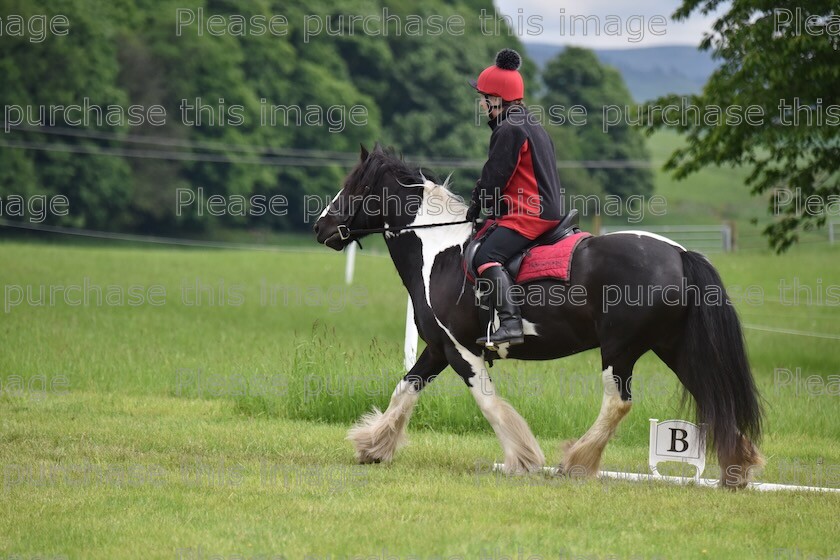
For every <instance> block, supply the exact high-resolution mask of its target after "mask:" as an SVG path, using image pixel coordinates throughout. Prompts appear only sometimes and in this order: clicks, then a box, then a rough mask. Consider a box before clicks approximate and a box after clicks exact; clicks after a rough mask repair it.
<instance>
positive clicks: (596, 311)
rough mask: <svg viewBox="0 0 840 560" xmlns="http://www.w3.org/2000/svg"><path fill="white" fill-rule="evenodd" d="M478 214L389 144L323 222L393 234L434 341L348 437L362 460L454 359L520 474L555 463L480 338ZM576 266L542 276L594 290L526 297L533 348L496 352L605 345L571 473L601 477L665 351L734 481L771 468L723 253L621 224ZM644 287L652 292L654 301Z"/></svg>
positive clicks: (580, 251)
mask: <svg viewBox="0 0 840 560" xmlns="http://www.w3.org/2000/svg"><path fill="white" fill-rule="evenodd" d="M466 210H467V207H466V205H464V204H463V200H462V199H461V198H460V197H459V196H457V195H455V194H453V193H452V192H450V191H449V190H448V189H447V185H446V182H444V184H443V185H438V184H435V183H434V182H432V181H431V180H428V179H426V178H425V177H424V176H423V174H422V172H421V171H419V170H417V169H412V168H410V167H409V166H407V165H406V164H405V163H404V162H403V161H402V160H401V159H399V158H397V157H395V156H394V155H393V154H392V153H391V152H390V151H389V150H383V149H382V148H381V147H379V146H377V147H375V148H374V150H373V151H372V152H370V153H369V152H368V151H367V150H365V149H364V148H362V151H361V159H360V161H359V163H358V164H357V165H356V166H355V168H354V169H353V170H352V171H351V173H350V174H349V175H348V177H347V179H346V181H345V183H344V186H343V188H342V189H341V190H340V191H339V192H338V194H336V196H335V198H333V200H332V202H331V203H330V205H329V206H328V207H327V208H326V209H325V210H324V212H323V213H322V215H321V217H320V218H319V219H318V221H317V223H316V224H315V228H314V229H315V232H316V234H317V238H318V242H319V243H323V244H325V245H327V246H328V247H331V248H332V249H335V250H342V249H343V248H344V247H346V246H347V245H348V244H350V243H352V242H353V241H354V240H355V239H358V238H359V237H363V236H364V235H366V234H369V233H373V232H384V235H385V240H386V243H387V246H388V250H389V252H390V255H391V258H392V259H393V262H394V265H395V266H396V268H397V271H398V273H399V275H400V278H401V279H402V282H403V284H404V285H405V287H406V289H407V290H408V293H409V295H410V297H411V301H412V305H413V306H414V317H415V321H416V323H417V328H418V331H419V333H420V336H421V337H422V338H423V340H424V341H425V342H426V348H425V350H423V352H422V353H421V355H420V357H419V358H418V359H417V362H416V363H415V365H414V367H412V368H411V370H410V371H409V372H408V373H407V374H406V375H405V377H404V378H403V379H402V380H401V381H400V382H399V383H398V384H397V387H396V389H395V390H394V393H393V395H392V396H391V400H390V404H389V405H388V408H387V409H386V410H385V411H384V412H380V411H379V410H377V409H374V410H373V411H372V412H371V413H368V414H366V415H365V416H363V417H362V418H361V419H360V420H359V422H358V423H357V424H356V425H355V426H354V427H353V428H352V429H351V430H350V432H349V434H348V439H350V440H351V441H352V442H353V444H354V445H355V448H356V457H357V459H358V461H360V462H362V463H371V462H380V461H390V460H391V459H392V458H393V456H394V453H395V451H396V450H397V448H398V447H399V446H400V445H401V444H402V443H403V442H404V441H405V431H406V426H407V424H408V420H409V418H410V416H411V413H412V410H413V408H414V406H415V403H416V402H417V399H418V397H419V394H420V392H421V390H422V389H423V387H425V386H426V384H428V383H429V382H431V381H432V380H433V379H434V378H435V377H436V376H437V375H438V374H440V373H441V372H442V371H443V370H444V368H446V366H452V368H453V369H454V370H455V371H456V372H457V373H458V374H459V375H460V376H461V377H462V378H463V380H464V382H465V383H466V385H467V387H469V390H470V391H471V392H472V394H473V396H474V397H475V400H476V402H477V404H478V406H479V408H480V409H481V412H482V413H483V414H484V416H485V417H486V418H487V420H488V422H489V423H490V424H491V425H492V427H493V429H494V430H495V432H496V435H497V436H498V438H499V440H500V442H501V446H502V448H503V451H504V461H505V463H504V464H505V471H506V472H509V473H520V472H528V471H534V470H537V469H540V468H541V467H542V466H543V465H544V463H545V456H544V455H543V452H542V450H541V449H540V446H539V444H538V443H537V440H536V439H535V437H534V436H533V434H532V433H531V430H530V428H529V427H528V424H527V423H526V422H525V420H524V419H523V418H522V417H521V416H520V415H519V413H517V412H516V410H514V408H513V407H512V406H511V405H510V404H509V403H508V402H506V401H505V400H503V399H502V398H500V397H499V396H498V395H496V392H495V390H494V387H493V383H492V381H491V379H490V377H489V375H488V370H487V368H486V366H485V360H484V357H485V356H484V348H482V347H481V346H479V345H478V344H477V343H476V339H477V338H478V337H479V336H481V335H482V334H483V330H484V328H483V326H482V325H481V324H480V322H479V319H478V312H479V309H478V306H477V303H476V301H475V297H474V295H473V293H472V286H471V285H470V284H469V283H467V282H465V274H464V269H463V265H462V256H463V252H464V249H465V246H466V245H467V243H468V242H469V240H470V237H471V235H472V226H471V225H470V224H469V223H464V218H465V215H466ZM436 224H445V225H436ZM423 226H432V227H423ZM573 262H574V266H573V268H572V271H571V277H570V279H569V282H568V283H566V285H565V286H559V285H558V284H560V282H559V281H538V282H536V283H535V285H536V287H537V288H542V293H544V294H547V293H551V292H550V290H551V289H553V290H554V293H557V290H563V289H567V290H568V293H570V294H571V287H578V292H577V293H578V294H579V295H580V294H585V297H583V298H572V297H568V298H556V299H557V300H560V299H563V300H564V301H563V302H562V303H558V301H554V302H553V304H551V305H548V304H547V302H546V301H533V299H534V298H528V301H525V303H524V305H523V306H522V315H523V319H524V326H525V334H526V337H525V343H524V344H521V345H518V346H512V347H509V348H505V347H504V346H502V347H500V348H499V349H498V350H497V354H498V355H497V356H493V357H494V358H496V357H498V358H513V359H521V360H551V359H555V358H561V357H564V356H569V355H571V354H575V353H578V352H582V351H584V350H588V349H591V348H598V347H600V349H601V361H602V380H603V386H604V393H603V400H602V404H601V410H600V412H599V414H598V417H597V419H596V420H595V422H594V423H593V424H592V426H591V427H590V428H589V430H588V431H587V432H586V433H585V434H584V435H583V436H582V437H581V438H580V439H577V440H574V441H571V442H568V443H567V444H566V446H565V451H564V456H563V460H562V464H561V465H560V468H561V471H564V472H567V473H569V472H574V473H582V472H585V473H587V474H589V475H594V474H597V471H598V468H599V465H600V460H601V455H602V453H603V451H604V448H605V446H606V444H607V442H608V441H609V439H610V438H611V437H612V435H613V434H614V432H615V430H616V428H617V427H618V425H619V423H620V422H621V420H622V419H623V418H624V416H625V415H626V414H627V413H628V412H629V411H630V407H631V386H630V381H631V377H632V375H633V366H634V364H635V363H636V361H637V360H638V359H639V358H640V357H641V356H642V355H643V354H644V353H646V352H647V351H649V350H652V351H653V352H655V353H656V355H657V356H659V358H660V359H662V361H663V362H665V364H667V365H668V367H669V368H671V369H672V370H673V371H674V373H676V375H677V377H678V378H679V380H680V382H681V383H682V384H683V386H684V388H685V390H686V391H687V392H688V393H689V394H690V395H691V397H692V398H693V400H694V402H695V406H696V411H697V417H698V418H697V419H698V420H699V421H700V422H702V423H704V424H705V425H706V426H707V427H708V429H709V432H710V435H711V437H712V438H713V441H714V446H715V449H716V451H717V456H718V461H719V464H720V467H721V472H722V476H721V483H722V485H724V486H727V487H730V488H735V487H741V486H744V485H745V484H746V483H747V482H748V477H749V475H750V474H751V471H752V470H753V469H754V468H755V467H758V466H760V465H762V464H763V458H762V456H761V454H760V453H759V451H758V449H757V448H756V447H755V445H754V443H753V442H755V441H757V439H758V437H759V435H760V430H761V407H760V404H759V397H758V394H757V391H756V388H755V385H754V382H753V378H752V374H751V372H750V368H749V364H748V361H747V356H746V352H745V348H744V342H743V337H742V333H741V327H740V323H739V321H738V318H737V316H736V314H735V311H734V309H733V308H732V306H731V304H730V303H729V301H728V299H727V298H726V295H725V292H724V290H723V286H722V283H721V279H720V276H719V275H718V273H717V272H716V271H715V269H714V268H713V267H712V265H711V264H710V263H709V261H708V260H707V259H706V258H705V257H703V256H702V255H700V254H698V253H695V252H692V251H687V250H685V249H684V248H683V247H681V246H680V245H678V244H677V243H674V242H673V241H670V240H668V239H666V238H664V237H660V236H656V235H652V234H647V233H644V232H621V233H615V234H609V235H604V236H598V237H589V238H587V239H584V240H583V241H581V242H580V243H579V245H578V246H577V249H576V251H575V253H574V261H573ZM528 287H529V288H534V286H532V285H530V284H529V285H528ZM617 290H618V291H617ZM619 291H620V293H621V294H633V296H632V301H630V297H627V296H625V298H624V300H623V301H619V300H620V299H621V298H615V297H610V298H609V299H610V301H609V302H607V301H606V300H605V293H610V294H616V293H619ZM529 293H530V291H529ZM636 294H643V297H645V298H646V299H645V301H644V302H643V304H640V302H639V299H638V297H636ZM536 299H539V298H536ZM559 405H560V403H558V406H559ZM571 469H574V470H571Z"/></svg>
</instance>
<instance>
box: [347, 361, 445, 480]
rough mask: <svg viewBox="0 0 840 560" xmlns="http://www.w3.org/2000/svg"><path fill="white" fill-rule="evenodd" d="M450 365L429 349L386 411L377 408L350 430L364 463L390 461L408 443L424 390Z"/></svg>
mask: <svg viewBox="0 0 840 560" xmlns="http://www.w3.org/2000/svg"><path fill="white" fill-rule="evenodd" d="M446 366H447V362H446V358H445V357H444V356H442V355H440V354H437V353H435V352H433V351H432V350H431V347H428V346H427V347H426V349H425V350H423V352H422V353H421V354H420V357H419V358H418V359H417V362H416V363H415V364H414V367H412V368H411V371H409V372H408V373H407V374H406V375H405V377H403V378H402V380H401V381H400V382H399V383H398V384H397V387H396V388H395V389H394V393H393V394H392V395H391V402H390V403H389V404H388V408H387V409H386V410H385V412H380V411H379V409H378V408H376V407H374V409H373V411H371V412H368V413H367V414H365V415H364V416H362V417H361V418H360V419H359V421H358V422H357V423H356V424H355V425H354V426H353V427H352V428H350V431H349V432H348V433H347V439H349V440H350V441H352V442H353V445H354V446H355V448H356V459H357V460H358V461H359V462H360V463H379V462H382V461H385V462H388V461H390V460H391V459H392V458H393V457H394V453H395V452H396V450H397V449H398V448H399V447H400V446H402V445H403V444H404V443H405V442H406V434H405V429H406V426H408V420H409V418H411V413H412V411H413V410H414V405H415V404H417V399H418V398H419V397H420V391H421V390H422V389H423V387H425V386H426V385H427V384H428V383H429V382H431V381H432V380H433V379H434V378H435V377H437V375H438V374H439V373H440V372H442V371H443V369H444V368H445V367H446Z"/></svg>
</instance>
